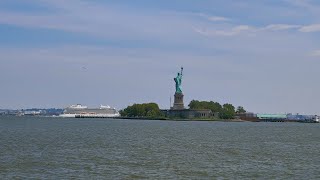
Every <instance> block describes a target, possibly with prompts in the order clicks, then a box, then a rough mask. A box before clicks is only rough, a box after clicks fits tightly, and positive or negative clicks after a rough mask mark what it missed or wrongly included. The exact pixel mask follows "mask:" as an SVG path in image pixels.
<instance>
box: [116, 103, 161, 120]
mask: <svg viewBox="0 0 320 180" xmlns="http://www.w3.org/2000/svg"><path fill="white" fill-rule="evenodd" d="M120 114H121V116H124V117H162V116H163V114H162V113H161V111H160V109H159V106H158V104H156V103H145V104H134V105H132V106H128V107H127V108H125V109H124V110H121V111H120Z"/></svg>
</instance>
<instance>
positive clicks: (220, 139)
mask: <svg viewBox="0 0 320 180" xmlns="http://www.w3.org/2000/svg"><path fill="white" fill-rule="evenodd" d="M319 140H320V124H303V123H263V122H261V123H249V122H248V123H246V122H188V121H147V120H120V119H118V120H113V119H71V118H70V119H68V118H40V117H1V116H0V179H71V178H74V179H235V178H237V179H319V178H320V157H319V155H320V143H319Z"/></svg>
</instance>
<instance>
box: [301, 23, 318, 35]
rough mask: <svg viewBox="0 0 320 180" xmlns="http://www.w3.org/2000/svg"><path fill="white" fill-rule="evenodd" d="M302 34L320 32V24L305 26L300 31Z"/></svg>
mask: <svg viewBox="0 0 320 180" xmlns="http://www.w3.org/2000/svg"><path fill="white" fill-rule="evenodd" d="M299 31H300V32H305V33H309V32H318V31H320V24H311V25H309V26H303V27H302V28H300V29H299Z"/></svg>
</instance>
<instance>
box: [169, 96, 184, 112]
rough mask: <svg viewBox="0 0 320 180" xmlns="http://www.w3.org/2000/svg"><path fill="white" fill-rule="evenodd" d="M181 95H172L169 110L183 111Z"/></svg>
mask: <svg viewBox="0 0 320 180" xmlns="http://www.w3.org/2000/svg"><path fill="white" fill-rule="evenodd" d="M183 96H184V95H183V94H182V93H175V94H174V103H173V107H171V109H173V110H183V109H185V108H184V103H183Z"/></svg>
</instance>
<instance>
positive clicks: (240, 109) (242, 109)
mask: <svg viewBox="0 0 320 180" xmlns="http://www.w3.org/2000/svg"><path fill="white" fill-rule="evenodd" d="M246 112H247V111H246V110H245V109H244V108H243V107H242V106H238V107H237V111H236V113H246Z"/></svg>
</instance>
